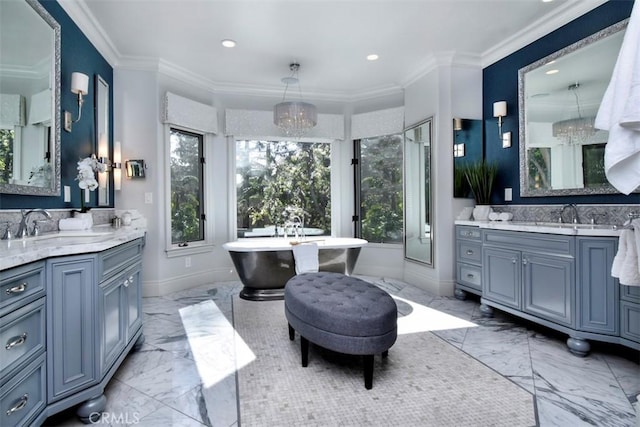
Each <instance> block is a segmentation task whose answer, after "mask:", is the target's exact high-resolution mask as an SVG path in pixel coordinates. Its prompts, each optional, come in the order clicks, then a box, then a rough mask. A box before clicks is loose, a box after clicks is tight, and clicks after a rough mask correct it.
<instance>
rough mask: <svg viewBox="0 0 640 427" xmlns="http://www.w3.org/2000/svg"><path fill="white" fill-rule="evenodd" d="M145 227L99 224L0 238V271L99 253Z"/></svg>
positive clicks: (141, 234)
mask: <svg viewBox="0 0 640 427" xmlns="http://www.w3.org/2000/svg"><path fill="white" fill-rule="evenodd" d="M145 233H146V230H145V229H144V228H134V227H120V228H113V227H111V225H109V224H106V225H99V226H95V227H93V228H91V229H90V230H78V231H58V232H54V233H46V234H42V235H40V236H36V237H26V238H24V239H13V240H0V271H1V270H6V269H9V268H12V267H16V266H19V265H22V264H28V263H30V262H34V261H38V260H41V259H46V258H50V257H54V256H64V255H75V254H85V253H93V252H101V251H104V250H106V249H110V248H112V247H114V246H118V245H121V244H123V243H127V242H130V241H132V240H135V239H138V238H140V237H144V235H145Z"/></svg>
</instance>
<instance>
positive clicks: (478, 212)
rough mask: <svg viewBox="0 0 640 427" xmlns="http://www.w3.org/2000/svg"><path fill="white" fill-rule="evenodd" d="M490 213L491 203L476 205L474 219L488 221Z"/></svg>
mask: <svg viewBox="0 0 640 427" xmlns="http://www.w3.org/2000/svg"><path fill="white" fill-rule="evenodd" d="M490 213H491V206H490V205H476V207H475V208H473V219H474V220H475V221H486V220H488V219H489V214H490Z"/></svg>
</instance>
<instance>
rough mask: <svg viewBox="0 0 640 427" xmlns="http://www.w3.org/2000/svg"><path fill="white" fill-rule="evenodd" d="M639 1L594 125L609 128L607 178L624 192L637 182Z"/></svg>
mask: <svg viewBox="0 0 640 427" xmlns="http://www.w3.org/2000/svg"><path fill="white" fill-rule="evenodd" d="M639 101H640V2H636V3H635V4H634V6H633V10H632V11H631V17H630V19H629V24H628V25H627V30H626V33H625V35H624V40H623V42H622V47H621V48H620V53H619V54H618V60H617V61H616V65H615V68H614V69H613V74H612V76H611V81H610V82H609V86H608V87H607V90H606V92H605V94H604V97H603V98H602V103H601V104H600V109H599V110H598V115H597V116H596V121H595V127H596V128H598V129H603V130H608V131H609V141H608V142H607V145H606V146H605V151H604V169H605V173H606V175H607V180H608V181H609V182H610V183H611V185H613V186H614V187H615V188H617V189H618V190H619V191H620V192H622V193H624V194H629V193H631V192H632V191H633V190H635V189H636V188H638V186H640V107H639V105H640V103H639Z"/></svg>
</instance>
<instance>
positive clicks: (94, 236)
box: [24, 230, 114, 245]
mask: <svg viewBox="0 0 640 427" xmlns="http://www.w3.org/2000/svg"><path fill="white" fill-rule="evenodd" d="M113 235H114V232H113V231H107V230H100V231H96V230H73V231H58V232H56V233H47V234H42V235H40V236H34V237H27V238H26V239H24V241H25V242H27V243H29V242H33V243H39V242H42V243H45V242H46V243H57V244H65V245H74V244H83V243H96V242H102V241H104V240H109V239H111V238H112V237H113Z"/></svg>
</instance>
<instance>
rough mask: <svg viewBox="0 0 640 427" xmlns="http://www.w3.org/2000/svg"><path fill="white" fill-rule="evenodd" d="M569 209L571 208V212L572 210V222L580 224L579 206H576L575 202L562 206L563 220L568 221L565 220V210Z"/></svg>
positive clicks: (561, 216)
mask: <svg viewBox="0 0 640 427" xmlns="http://www.w3.org/2000/svg"><path fill="white" fill-rule="evenodd" d="M567 209H571V212H572V216H571V222H572V223H574V224H579V223H580V218H579V217H578V207H577V206H576V204H575V203H569V204H567V205H564V206H563V207H562V210H561V211H560V219H561V220H562V221H561V222H566V221H565V220H564V211H565V210H567Z"/></svg>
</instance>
